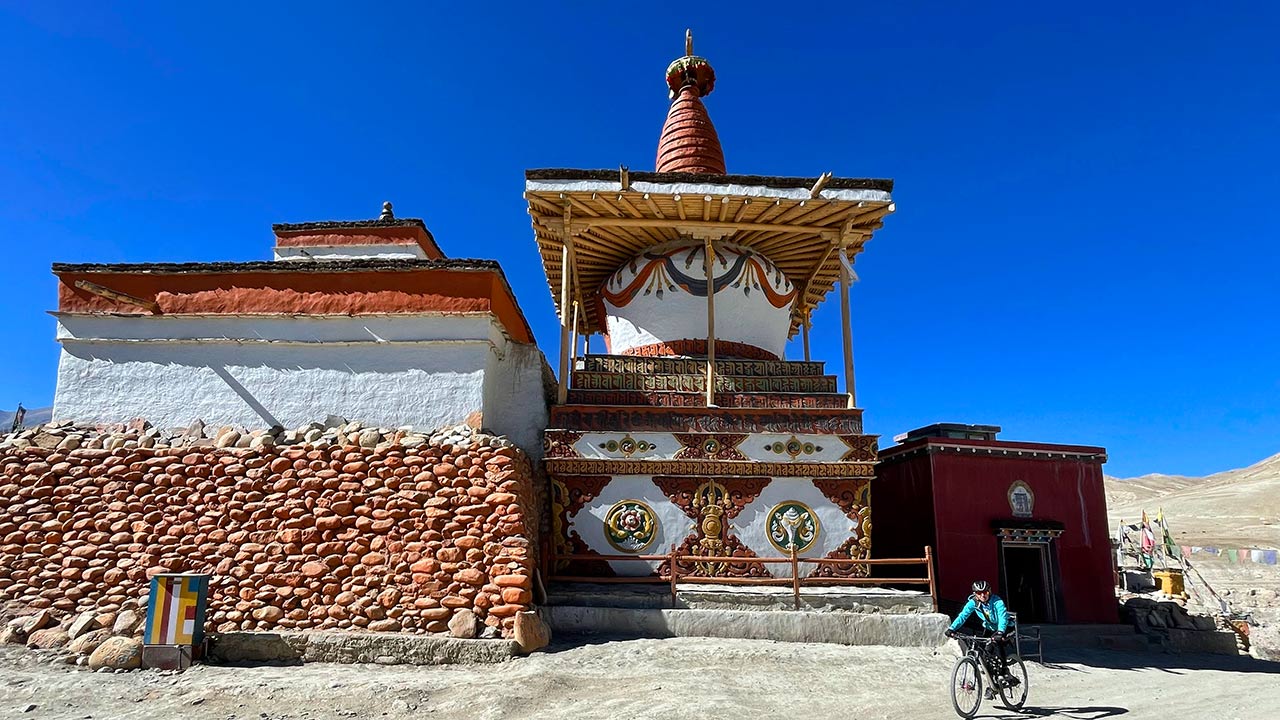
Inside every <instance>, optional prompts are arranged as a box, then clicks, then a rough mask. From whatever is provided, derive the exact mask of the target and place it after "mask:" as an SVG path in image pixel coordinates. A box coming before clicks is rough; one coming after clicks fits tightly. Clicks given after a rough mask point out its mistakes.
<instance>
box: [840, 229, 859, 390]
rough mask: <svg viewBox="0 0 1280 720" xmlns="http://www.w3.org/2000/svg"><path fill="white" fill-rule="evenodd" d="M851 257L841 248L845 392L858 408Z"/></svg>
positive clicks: (841, 308)
mask: <svg viewBox="0 0 1280 720" xmlns="http://www.w3.org/2000/svg"><path fill="white" fill-rule="evenodd" d="M849 283H850V277H849V257H848V256H847V255H846V254H845V251H844V248H840V320H841V324H842V325H843V326H844V327H843V328H842V329H843V331H844V391H845V392H846V393H848V395H849V407H857V406H858V393H857V390H856V389H855V384H854V380H853V325H852V323H851V321H850V317H849Z"/></svg>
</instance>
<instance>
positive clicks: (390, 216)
mask: <svg viewBox="0 0 1280 720" xmlns="http://www.w3.org/2000/svg"><path fill="white" fill-rule="evenodd" d="M378 219H379V220H395V219H396V215H395V213H393V212H391V201H390V200H388V201H387V202H384V203H382V214H381V215H379V216H378Z"/></svg>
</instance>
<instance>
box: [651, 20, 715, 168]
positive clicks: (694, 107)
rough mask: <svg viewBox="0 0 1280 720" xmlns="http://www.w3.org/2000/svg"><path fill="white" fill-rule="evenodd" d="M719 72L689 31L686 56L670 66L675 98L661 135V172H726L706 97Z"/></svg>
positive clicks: (668, 79) (659, 166) (670, 80)
mask: <svg viewBox="0 0 1280 720" xmlns="http://www.w3.org/2000/svg"><path fill="white" fill-rule="evenodd" d="M715 83H716V74H715V71H714V70H712V69H711V63H709V62H707V60H706V58H700V57H697V56H695V55H694V54H693V33H692V32H689V31H686V33H685V56H684V57H682V58H678V59H677V60H676V61H675V62H673V63H671V65H670V66H669V67H668V68H667V86H668V87H670V88H671V97H672V98H674V101H673V102H672V103H671V108H670V109H669V110H668V111H667V121H666V123H664V124H663V126H662V136H661V137H660V138H659V139H658V160H657V167H656V170H657V171H658V172H686V173H705V174H709V175H724V174H725V166H724V150H723V149H722V148H721V147H720V138H719V137H718V136H717V135H716V128H715V126H714V125H712V124H711V117H710V116H709V115H707V108H706V107H705V106H704V105H703V104H702V98H703V97H705V96H706V95H709V94H710V93H711V90H712V88H714V87H715Z"/></svg>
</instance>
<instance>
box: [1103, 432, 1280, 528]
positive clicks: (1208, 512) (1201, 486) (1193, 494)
mask: <svg viewBox="0 0 1280 720" xmlns="http://www.w3.org/2000/svg"><path fill="white" fill-rule="evenodd" d="M1106 489H1107V511H1108V515H1110V517H1111V521H1112V523H1113V524H1114V523H1116V522H1118V521H1119V520H1120V519H1124V520H1126V521H1129V522H1132V521H1135V520H1138V519H1140V518H1141V517H1142V511H1143V510H1144V509H1145V510H1147V511H1148V512H1149V513H1152V514H1154V513H1155V512H1156V510H1157V509H1158V508H1161V507H1163V508H1164V513H1165V517H1166V519H1168V521H1169V527H1170V529H1171V530H1172V531H1173V533H1174V536H1175V538H1176V539H1177V541H1178V542H1179V543H1181V544H1186V545H1224V546H1229V547H1272V548H1274V547H1280V454H1276V455H1272V456H1271V457H1269V458H1267V459H1265V460H1262V461H1261V462H1258V463H1255V464H1253V465H1250V466H1249V467H1246V468H1240V469H1238V470H1228V471H1226V472H1220V473H1215V474H1213V475H1207V476H1205V477H1200V478H1196V477H1183V476H1179V475H1159V474H1153V475H1143V476H1141V477H1136V478H1124V479H1121V478H1113V477H1107V478H1106Z"/></svg>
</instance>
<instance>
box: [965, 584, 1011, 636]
mask: <svg viewBox="0 0 1280 720" xmlns="http://www.w3.org/2000/svg"><path fill="white" fill-rule="evenodd" d="M975 612H976V613H978V619H979V620H981V621H982V627H984V628H986V629H987V630H989V631H991V632H1004V631H1005V630H1007V629H1008V628H1009V610H1008V608H1006V607H1005V605H1004V600H1001V599H1000V596H999V595H996V594H995V593H991V598H990V599H989V600H988V601H987V602H985V603H980V602H978V601H977V600H976V599H974V597H973V596H972V595H970V596H969V602H967V603H965V604H964V609H963V610H961V611H960V614H959V615H957V616H956V619H955V622H952V623H951V629H952V630H955V629H957V628H959V627H960V626H961V625H963V624H964V621H965V620H968V619H969V616H970V615H972V614H974V613H975Z"/></svg>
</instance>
